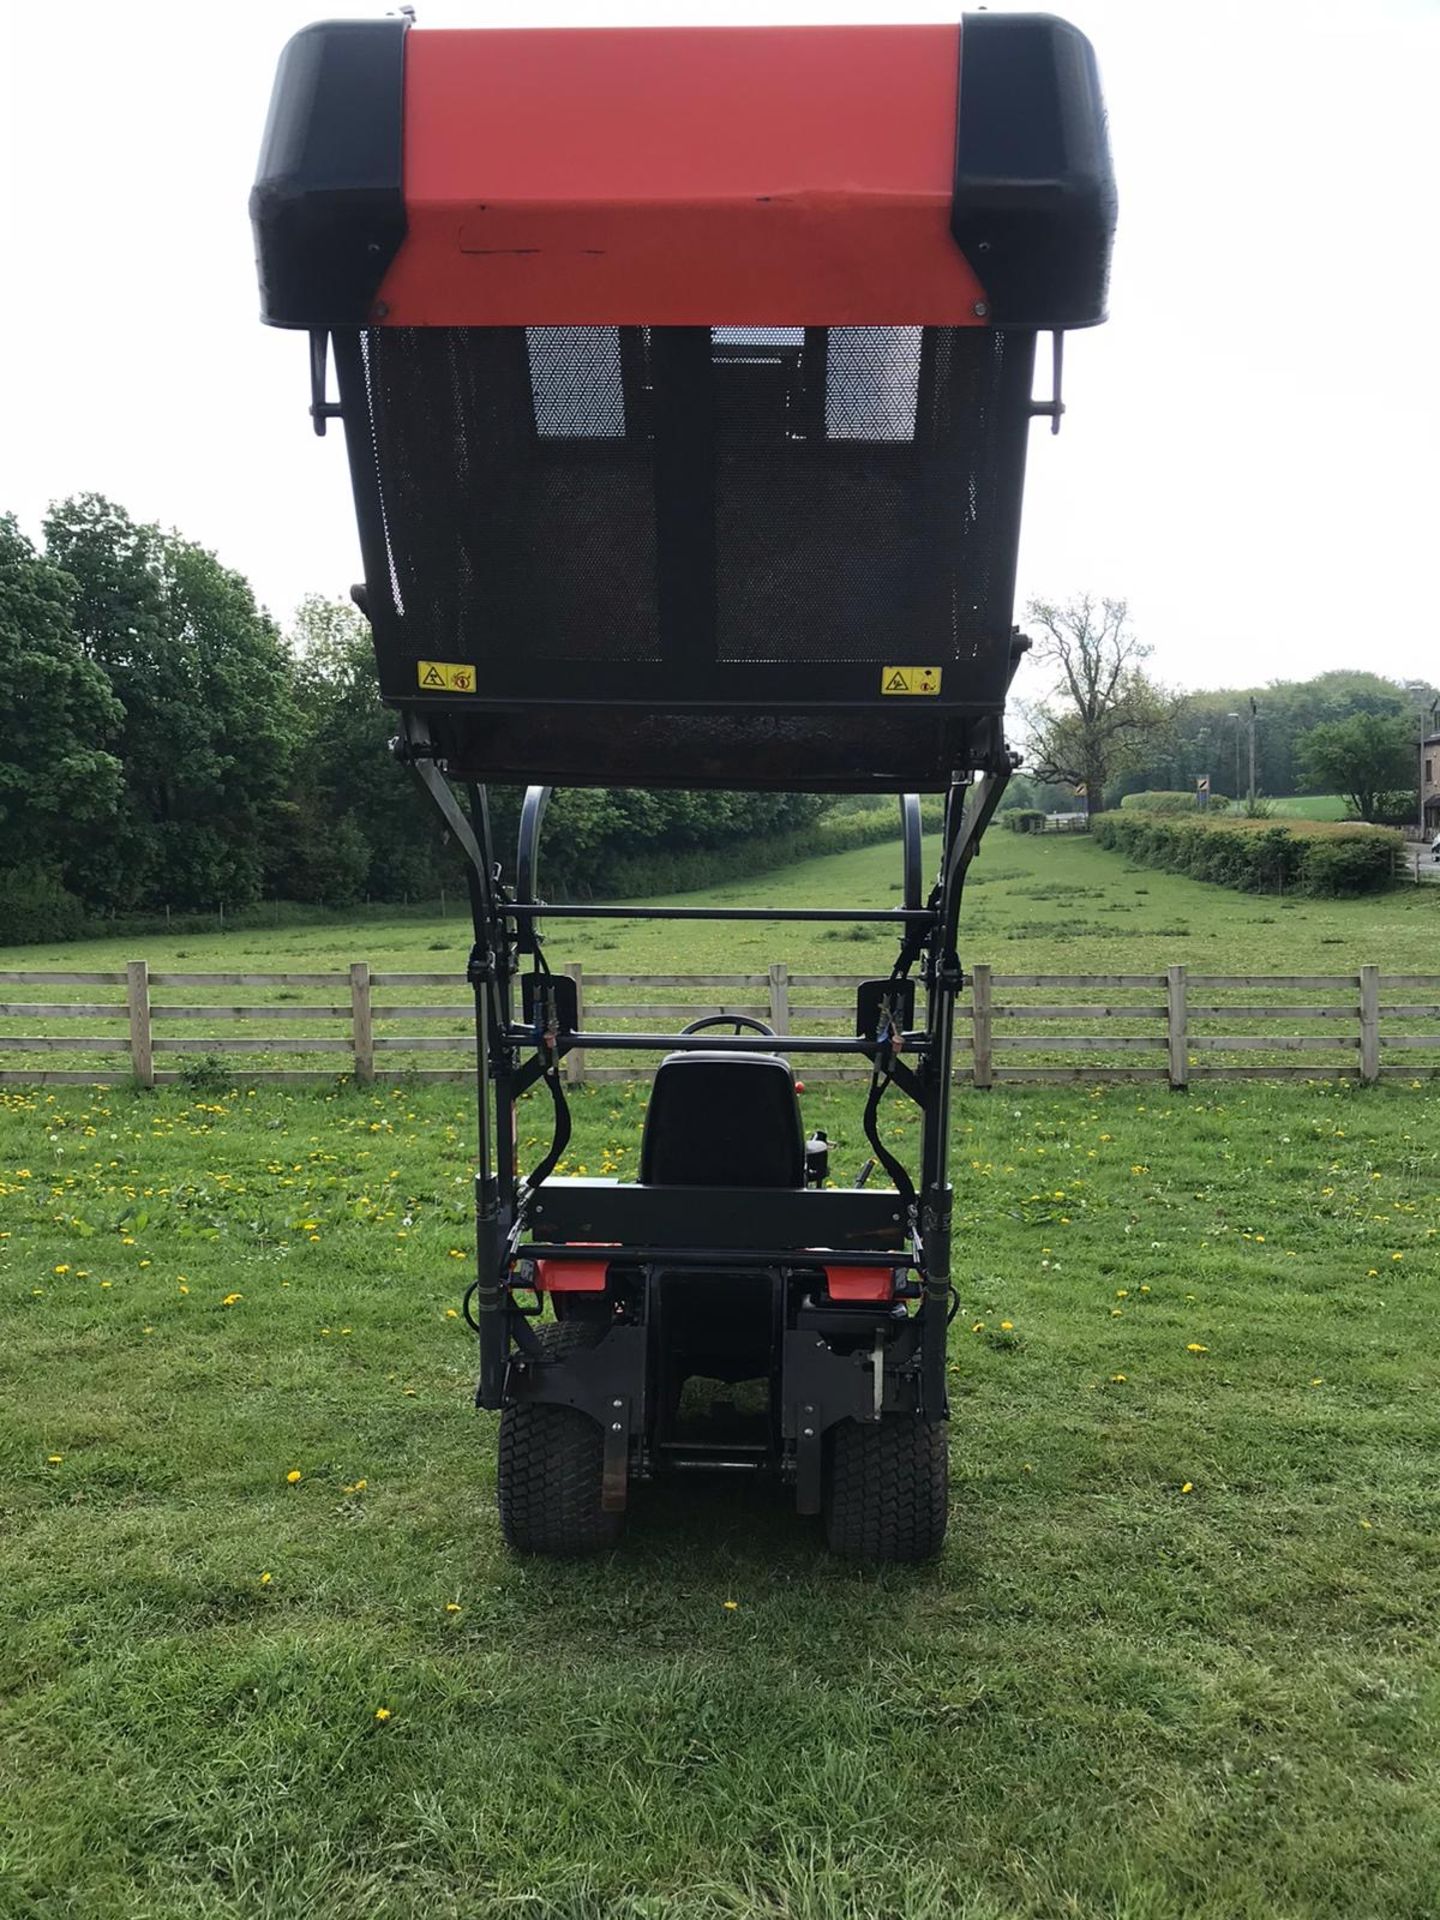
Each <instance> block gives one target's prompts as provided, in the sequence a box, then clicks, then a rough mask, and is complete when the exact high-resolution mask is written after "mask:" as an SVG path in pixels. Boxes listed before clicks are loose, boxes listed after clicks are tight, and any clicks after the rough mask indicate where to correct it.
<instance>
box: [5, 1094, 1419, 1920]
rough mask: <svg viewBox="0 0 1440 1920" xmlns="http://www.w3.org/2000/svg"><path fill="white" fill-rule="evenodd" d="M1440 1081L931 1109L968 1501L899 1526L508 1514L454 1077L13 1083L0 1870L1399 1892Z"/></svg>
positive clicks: (553, 1891)
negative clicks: (837, 1552)
mask: <svg viewBox="0 0 1440 1920" xmlns="http://www.w3.org/2000/svg"><path fill="white" fill-rule="evenodd" d="M577 1104H578V1108H579V1122H580V1123H579V1132H578V1136H577V1150H578V1152H580V1153H581V1154H584V1155H586V1156H587V1157H588V1160H589V1164H590V1165H591V1166H592V1170H595V1169H598V1167H599V1166H600V1165H605V1164H609V1165H615V1164H620V1165H622V1166H623V1165H624V1164H626V1162H627V1160H629V1158H630V1156H631V1154H633V1150H634V1142H635V1130H636V1125H637V1118H638V1112H639V1103H638V1101H637V1100H636V1099H635V1098H634V1096H633V1095H632V1096H627V1095H626V1094H625V1093H623V1092H616V1091H614V1090H611V1089H606V1090H603V1091H602V1090H595V1091H593V1092H588V1093H586V1094H585V1095H584V1096H582V1097H581V1099H580V1100H579V1102H578V1103H577ZM806 1110H807V1119H812V1120H820V1121H822V1123H824V1124H826V1125H827V1126H828V1127H829V1129H830V1131H831V1132H832V1134H833V1135H834V1136H835V1138H836V1140H837V1152H836V1166H837V1169H844V1168H847V1167H848V1166H849V1164H850V1163H851V1162H852V1161H855V1160H858V1158H859V1157H860V1152H861V1148H860V1143H859V1140H858V1134H857V1128H856V1125H855V1114H854V1110H853V1106H851V1104H850V1103H849V1102H848V1101H847V1100H845V1099H843V1098H842V1097H841V1096H840V1095H839V1094H838V1093H834V1092H827V1093H826V1094H817V1093H812V1094H811V1095H809V1096H807V1100H806ZM1437 1122H1440V1102H1437V1100H1436V1099H1435V1097H1434V1096H1433V1095H1432V1094H1429V1093H1426V1092H1423V1091H1412V1090H1410V1089H1407V1088H1404V1087H1393V1088H1390V1087H1387V1088H1383V1089H1376V1090H1369V1091H1366V1092H1363V1093H1362V1092H1358V1091H1353V1090H1347V1089H1343V1088H1340V1087H1336V1086H1333V1085H1332V1086H1319V1085H1317V1086H1314V1087H1310V1088H1300V1089H1296V1090H1286V1091H1283V1092H1282V1091H1279V1090H1276V1089H1272V1088H1266V1087H1262V1086H1254V1085H1251V1086H1246V1087H1243V1088H1240V1089H1238V1090H1236V1091H1235V1093H1234V1094H1233V1096H1230V1097H1226V1098H1223V1099H1217V1100H1210V1099H1208V1098H1201V1097H1199V1096H1198V1095H1196V1094H1192V1095H1191V1096H1189V1097H1188V1098H1186V1097H1183V1096H1174V1095H1169V1094H1167V1093H1163V1092H1161V1093H1159V1094H1151V1093H1149V1092H1138V1091H1135V1090H1130V1091H1121V1090H1113V1091H1107V1090H1103V1089H1094V1090H1089V1091H1074V1090H1067V1091H1065V1092H1064V1093H1059V1094H1057V1093H1052V1092H1048V1091H1047V1092H1045V1093H1028V1094H1025V1095H1016V1094H1006V1095H1003V1096H1002V1095H999V1094H996V1095H993V1096H981V1095H970V1096H968V1097H962V1098H961V1100H960V1104H959V1113H958V1128H957V1158H956V1176H957V1180H958V1182H959V1185H960V1189H961V1191H960V1201H959V1223H960V1230H959V1234H958V1238H957V1247H958V1257H957V1278H958V1280H959V1284H960V1288H961V1292H962V1297H963V1315H962V1318H961V1319H960V1320H958V1321H957V1323H956V1327H955V1330H954V1334H953V1354H952V1363H953V1372H952V1381H951V1384H952V1388H953V1391H954V1395H955V1416H956V1417H955V1421H954V1425H953V1429H952V1438H953V1454H954V1464H955V1476H956V1485H955V1504H954V1513H953V1520H952V1531H951V1539H950V1544H949V1546H948V1547H947V1550H946V1553H945V1556H944V1558H943V1559H942V1561H941V1562H940V1563H939V1564H938V1565H937V1566H936V1567H935V1568H933V1569H927V1570H924V1571H920V1572H910V1573H899V1572H890V1573H876V1572H865V1571H856V1570H854V1569H852V1568H849V1567H846V1566H843V1565H839V1564H836V1563H833V1562H831V1561H829V1560H828V1559H827V1558H826V1557H825V1556H824V1555H823V1553H822V1552H821V1551H820V1548H819V1544H818V1540H817V1537H816V1533H815V1530H814V1528H813V1526H812V1525H809V1524H804V1523H800V1522H797V1521H796V1520H795V1519H793V1517H791V1516H789V1515H788V1514H787V1513H786V1511H785V1510H784V1507H783V1504H782V1502H781V1501H780V1500H779V1499H778V1498H777V1497H773V1496H768V1495H766V1494H765V1493H764V1492H763V1491H762V1490H760V1489H758V1488H747V1489H745V1490H744V1491H741V1492H737V1491H735V1490H734V1489H732V1488H728V1487H727V1488H722V1489H719V1490H711V1489H709V1488H700V1487H697V1486H696V1485H694V1484H693V1483H688V1484H687V1485H686V1487H685V1489H684V1493H683V1496H681V1495H677V1494H670V1493H665V1492H660V1491H654V1492H642V1494H641V1496H640V1498H639V1500H638V1502H637V1506H636V1510H635V1512H634V1515H633V1521H632V1527H631V1531H630V1534H629V1537H628V1539H627V1542H626V1543H625V1545H624V1546H623V1548H622V1550H621V1551H620V1552H619V1553H617V1554H616V1555H615V1556H614V1557H613V1558H611V1559H608V1560H606V1561H605V1562H603V1563H601V1564H595V1565H584V1566H556V1565H543V1564H522V1563H517V1562H515V1561H513V1560H511V1559H509V1558H508V1557H507V1556H506V1555H505V1553H504V1552H503V1550H502V1548H501V1546H500V1542H499V1539H498V1533H497V1528H496V1523H495V1520H494V1517H493V1514H492V1511H491V1504H490V1502H491V1492H492V1476H493V1442H494V1422H493V1420H492V1419H491V1418H490V1417H489V1416H481V1415H476V1414H474V1413H472V1412H471V1411H469V1409H468V1397H469V1388H470V1383H471V1375H472V1354H471V1347H470V1341H469V1339H468V1337H467V1335H466V1333H465V1331H464V1328H463V1323H462V1322H460V1321H459V1320H458V1319H457V1318H456V1317H455V1316H454V1309H455V1306H456V1305H457V1297H458V1293H459V1290H460V1287H461V1285H462V1283H463V1279H464V1277H465V1274H466V1268H467V1264H468V1257H469V1254H470V1249H471V1247H472V1245H473V1241H472V1236H471V1233H470V1229H469V1224H468V1216H469V1192H468V1176H469V1123H470V1115H469V1109H468V1102H467V1100H466V1099H465V1097H464V1095H463V1092H462V1091H461V1090H458V1089H456V1090H450V1089H443V1088H433V1087H432V1088H427V1089H424V1090H421V1091H418V1092H415V1093H413V1094H407V1093H403V1092H402V1093H395V1092H392V1093H387V1094H385V1095H380V1094H373V1093H372V1094H363V1093H359V1092H350V1093H346V1094H339V1095H328V1096H327V1095H325V1094H322V1093H313V1094H312V1093H303V1094H293V1095H290V1094H280V1093H274V1094H267V1095H264V1096H259V1095H250V1096H248V1097H247V1096H246V1095H245V1094H243V1093H239V1092H237V1093H234V1094H232V1095H230V1096H229V1097H226V1098H222V1099H215V1100H205V1101H196V1100H194V1099H193V1098H188V1097H182V1096H181V1095H180V1094H179V1092H178V1091H171V1092H164V1093H160V1094H157V1095H153V1096H149V1097H146V1096H142V1095H136V1094H127V1093H117V1094H113V1095H110V1096H96V1095H93V1094H90V1093H89V1092H88V1091H85V1090H80V1091H71V1090H65V1091H62V1092H57V1093H56V1094H54V1095H53V1096H46V1095H20V1094H12V1095H8V1096H5V1097H4V1104H3V1111H0V1216H3V1219H4V1228H3V1232H4V1235H5V1237H4V1239H3V1240H0V1315H3V1326H4V1343H3V1363H0V1364H3V1367H4V1372H5V1385H6V1391H5V1394H4V1400H3V1411H0V1469H3V1473H4V1477H5V1482H6V1487H5V1495H4V1500H5V1508H6V1511H7V1515H8V1524H7V1527H6V1530H5V1537H4V1541H3V1544H0V1569H3V1588H0V1608H3V1613H4V1616H5V1624H4V1629H3V1634H0V1640H3V1648H4V1654H3V1678H0V1700H3V1706H0V1736H3V1743H4V1746H3V1751H4V1764H3V1780H4V1789H3V1791H4V1796H5V1799H6V1801H7V1803H8V1804H7V1805H6V1809H5V1822H4V1824H5V1830H6V1832H7V1834H8V1836H9V1837H8V1839H7V1841H6V1842H5V1845H4V1852H3V1855H0V1868H3V1874H4V1878H3V1881H0V1911H3V1912H4V1913H5V1914H7V1915H9V1914H16V1915H26V1916H35V1920H52V1916H53V1917H55V1920H58V1916H60V1915H66V1916H70V1915H84V1916H86V1917H87V1920H90V1916H95V1917H96V1920H101V1917H102V1916H110V1915H116V1916H122V1915H123V1916H127V1917H129V1920H139V1917H140V1916H144V1920H158V1917H159V1916H165V1917H166V1920H168V1916H171V1915H174V1916H181V1915H184V1916H222V1915H223V1916H227V1917H228V1916H246V1917H247V1920H248V1917H249V1916H266V1920H271V1917H274V1920H280V1917H281V1916H283V1917H284V1920H290V1917H291V1916H295V1917H296V1920H299V1917H300V1916H305V1917H306V1920H309V1917H310V1916H326V1917H327V1920H328V1917H329V1916H335V1917H336V1920H340V1917H341V1916H343V1917H344V1920H351V1916H355V1917H356V1920H358V1916H361V1915H365V1916H375V1915H381V1916H390V1915H394V1916H406V1917H408V1916H412V1915H413V1916H416V1920H419V1916H422V1915H423V1916H425V1920H435V1917H436V1916H455V1917H456V1920H459V1917H460V1916H481V1915H484V1916H489V1915H507V1916H508V1915H526V1916H537V1917H543V1920H551V1917H552V1916H554V1917H555V1920H562V1917H563V1920H660V1917H661V1916H663V1920H671V1917H672V1916H673V1917H674V1920H702V1917H703V1920H731V1917H735V1916H742V1915H744V1916H751V1915H764V1916H773V1917H774V1920H780V1917H781V1916H783V1917H784V1920H872V1917H876V1916H885V1917H891V1916H893V1920H932V1917H933V1920H941V1917H942V1916H943V1917H944V1920H951V1916H954V1915H957V1914H963V1915H970V1916H976V1917H979V1916H995V1917H996V1920H998V1917H999V1916H1022V1915H1023V1916H1033V1917H1034V1920H1051V1917H1052V1916H1056V1915H1067V1914H1068V1915H1075V1916H1090V1915H1096V1916H1100V1915H1104V1916H1111V1917H1112V1920H1162V1917H1168V1916H1179V1915H1185V1916H1207V1917H1213V1920H1250V1917H1252V1916H1253V1920H1262V1916H1263V1920H1270V1917H1271V1916H1274V1915H1279V1914H1283V1915H1291V1916H1298V1915H1327V1916H1332V1915H1333V1916H1336V1920H1353V1916H1355V1915H1359V1914H1364V1915H1366V1916H1374V1917H1375V1920H1380V1917H1382V1916H1384V1917H1385V1920H1388V1917H1389V1916H1394V1920H1415V1917H1416V1916H1418V1915H1421V1914H1428V1913H1431V1912H1433V1911H1434V1910H1435V1905H1436V1885H1437V1883H1436V1871H1437V1860H1440V1850H1437V1849H1440V1758H1437V1756H1440V1674H1437V1666H1436V1658H1435V1646H1436V1635H1437V1631H1440V1551H1437V1546H1436V1537H1437V1536H1436V1521H1437V1517H1440V1516H1437V1511H1436V1508H1437V1501H1436V1482H1435V1472H1434V1461H1435V1457H1436V1448H1437V1445H1440V1392H1437V1389H1440V1359H1437V1353H1436V1344H1435V1324H1436V1317H1435V1308H1436V1294H1437V1284H1440V1258H1437V1245H1436V1234H1437V1224H1440V1205H1437V1194H1440V1156H1437V1145H1436V1142H1437V1138H1440V1125H1437ZM1002 1322H1010V1323H1012V1324H1011V1326H1010V1327H1009V1328H1008V1329H1007V1328H1005V1327H1003V1326H1002ZM292 1473H298V1474H300V1475H301V1476H302V1477H301V1478H300V1479H299V1480H298V1481H297V1482H295V1483H294V1484H290V1483H289V1476H290V1475H291V1474H292ZM730 1601H734V1602H735V1603H736V1605H735V1607H734V1608H733V1610H732V1609H730V1608H728V1607H727V1605H726V1603H727V1602H730ZM382 1710H383V1713H384V1715H386V1716H388V1717H381V1715H382Z"/></svg>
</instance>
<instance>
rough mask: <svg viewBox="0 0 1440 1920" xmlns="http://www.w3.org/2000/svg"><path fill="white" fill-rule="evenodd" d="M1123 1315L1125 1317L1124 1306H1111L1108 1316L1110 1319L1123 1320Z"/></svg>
mask: <svg viewBox="0 0 1440 1920" xmlns="http://www.w3.org/2000/svg"><path fill="white" fill-rule="evenodd" d="M1124 1317H1125V1309H1124V1307H1111V1309H1110V1318H1111V1319H1112V1320H1123V1319H1124Z"/></svg>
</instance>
